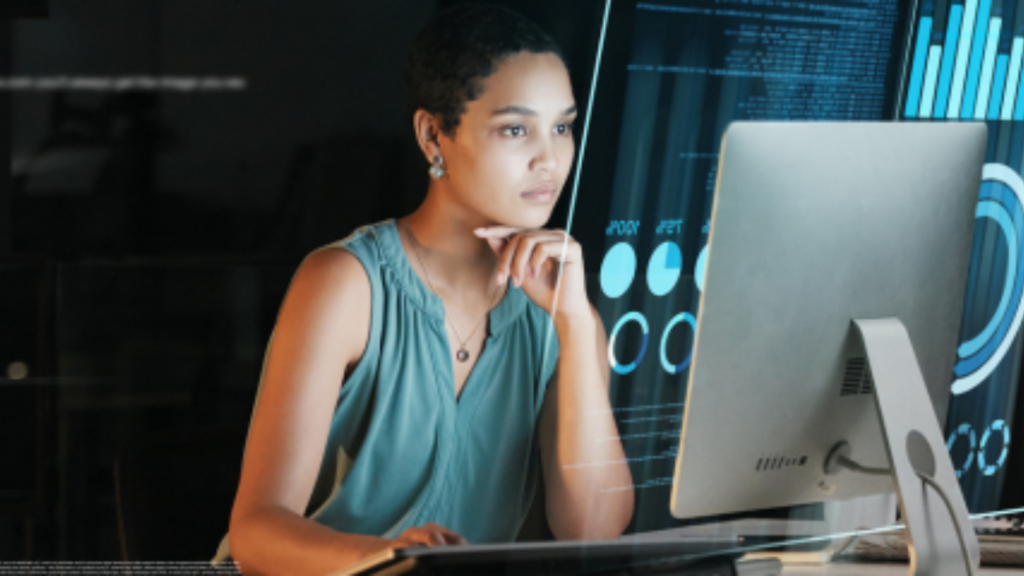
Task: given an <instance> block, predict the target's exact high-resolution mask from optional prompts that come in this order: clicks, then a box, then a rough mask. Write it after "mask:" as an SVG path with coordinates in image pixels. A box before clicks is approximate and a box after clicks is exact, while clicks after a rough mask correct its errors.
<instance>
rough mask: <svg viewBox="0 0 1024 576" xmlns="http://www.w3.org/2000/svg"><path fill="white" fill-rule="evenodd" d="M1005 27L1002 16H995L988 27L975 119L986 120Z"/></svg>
mask: <svg viewBox="0 0 1024 576" xmlns="http://www.w3.org/2000/svg"><path fill="white" fill-rule="evenodd" d="M1002 27H1003V19H1002V18H993V19H992V25H991V26H989V29H988V40H987V41H986V44H985V60H984V61H983V63H982V65H981V83H980V84H979V85H978V101H977V104H976V105H975V107H974V119H975V120H984V119H985V112H986V111H987V110H988V99H989V96H990V95H991V94H992V77H993V75H994V73H995V69H996V53H997V50H999V30H1000V29H1001V28H1002Z"/></svg>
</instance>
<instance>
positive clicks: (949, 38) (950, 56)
mask: <svg viewBox="0 0 1024 576" xmlns="http://www.w3.org/2000/svg"><path fill="white" fill-rule="evenodd" d="M963 15H964V7H963V6H961V5H960V4H953V7H952V8H950V9H949V25H948V26H946V45H945V47H943V48H942V67H941V68H940V72H939V89H938V92H937V94H936V100H935V111H934V114H933V115H934V116H944V115H945V114H946V106H948V101H949V83H950V82H951V81H952V79H953V63H954V62H955V61H956V41H957V37H958V36H959V35H960V23H961V20H962V19H963Z"/></svg>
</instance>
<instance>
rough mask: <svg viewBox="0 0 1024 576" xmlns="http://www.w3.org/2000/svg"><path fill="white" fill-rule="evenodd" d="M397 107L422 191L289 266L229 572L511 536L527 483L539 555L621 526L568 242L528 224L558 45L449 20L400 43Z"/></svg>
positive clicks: (567, 156)
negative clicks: (410, 136)
mask: <svg viewBox="0 0 1024 576" xmlns="http://www.w3.org/2000/svg"><path fill="white" fill-rule="evenodd" d="M407 92H408V98H409V104H410V108H411V110H412V111H413V125H414V128H415V134H416V138H417V140H418V142H419V145H420V148H421V149H422V150H423V154H424V156H425V157H426V158H427V160H428V162H430V164H431V166H430V169H429V171H430V175H431V180H430V186H429V189H428V193H427V197H426V199H425V200H424V202H423V204H422V205H421V206H420V207H419V208H418V209H417V210H416V211H415V212H413V213H412V214H410V215H409V216H407V217H404V218H401V219H399V220H387V221H384V222H380V223H377V224H372V225H367V226H363V227H362V228H360V229H358V230H357V231H355V232H354V233H353V234H352V235H350V236H349V237H347V238H346V239H344V240H342V241H340V242H338V243H336V244H332V245H329V246H326V247H324V248H321V249H319V250H316V251H315V252H313V253H312V254H310V255H309V256H308V257H307V258H306V259H305V260H304V261H303V263H302V265H301V266H300V267H299V270H298V271H297V272H296V275H295V278H294V279H293V281H292V285H291V286H290V288H289V290H288V294H287V296H286V297H285V300H284V303H283V305H282V307H281V311H280V314H279V316H278V320H277V324H276V326H275V329H274V333H273V335H272V336H271V341H270V345H269V346H268V353H267V358H266V361H265V365H264V373H263V377H262V380H261V384H260V392H259V394H258V396H257V403H256V408H255V411H254V414H253V419H252V423H251V427H250V432H249V439H248V443H247V446H246V450H245V458H244V463H243V470H242V477H241V481H240V484H239V488H238V494H237V497H236V500H235V504H234V508H233V510H232V514H231V523H230V531H229V540H230V553H231V555H232V556H233V558H234V560H236V561H237V562H238V563H239V565H240V566H241V568H242V569H243V571H245V572H246V573H249V572H252V573H270V574H285V573H287V574H305V573H309V574H324V573H328V572H331V571H333V570H337V569H339V568H341V567H344V566H346V565H348V564H351V563H354V562H357V561H359V560H361V559H363V558H365V557H366V556H369V555H371V554H375V553H377V552H379V551H381V550H383V549H386V548H393V547H400V546H410V545H427V546H433V545H444V544H457V543H464V542H467V541H468V542H473V543H476V542H497V541H511V540H513V539H514V538H515V536H516V533H517V532H518V530H519V528H520V526H521V525H522V521H523V519H524V516H525V514H526V511H527V510H528V508H529V506H530V503H531V502H532V499H533V496H534V493H535V489H536V488H537V483H538V482H540V481H543V482H544V487H543V489H544V490H545V492H546V503H547V505H546V515H547V519H548V523H549V526H550V527H551V530H552V532H553V534H554V535H555V536H556V537H557V538H559V539H605V538H614V537H617V536H619V535H620V534H621V532H622V530H623V529H624V528H625V526H626V524H627V523H628V522H629V520H630V517H631V516H632V511H633V493H632V490H630V489H623V488H624V487H630V486H631V485H632V479H631V476H630V472H629V468H628V466H627V465H626V463H625V456H624V454H623V451H622V446H621V443H620V442H619V441H618V440H617V436H618V433H617V430H616V426H615V422H614V420H613V418H612V414H611V410H610V406H609V402H608V384H607V382H608V380H607V375H608V365H607V359H606V355H605V354H604V353H603V352H602V351H603V350H604V347H605V332H604V328H603V326H602V324H601V320H600V318H599V317H598V315H597V313H596V312H595V310H594V308H593V307H592V306H591V305H590V303H589V301H588V300H587V295H586V291H585V289H584V270H583V260H582V253H581V250H580V246H579V245H578V244H577V243H576V242H575V241H574V240H573V239H572V238H570V237H568V236H567V235H566V234H565V233H564V232H562V231H558V230H549V229H543V228H541V226H543V225H544V224H545V223H546V222H547V220H548V218H549V217H550V215H551V210H552V208H553V207H554V205H555V202H556V200H557V199H558V196H559V195H560V194H561V191H562V188H563V185H564V184H565V181H566V178H567V176H568V173H569V169H570V166H571V164H572V160H573V156H574V154H575V143H574V141H573V134H572V124H573V121H574V119H575V116H576V105H575V101H574V99H573V95H572V89H571V86H570V83H569V76H568V72H567V70H566V67H565V64H564V62H563V59H562V56H561V53H560V51H559V49H558V47H557V46H556V45H555V44H554V42H553V41H552V40H551V39H550V38H549V37H548V36H546V35H545V34H544V33H543V32H542V31H540V30H539V29H538V28H537V27H536V26H535V25H534V24H532V23H530V22H529V21H527V20H525V19H524V18H522V17H521V16H519V15H518V14H515V13H513V12H511V11H509V10H507V9H502V8H497V7H493V6H471V5H470V6H457V7H455V8H452V9H449V10H446V11H444V12H441V13H439V14H438V15H437V16H436V17H435V18H434V19H433V20H432V21H431V22H430V23H429V24H428V25H427V27H426V28H425V29H424V30H423V31H422V32H421V33H420V34H419V36H418V37H417V40H416V43H415V46H414V49H413V53H412V55H411V58H410V65H409V71H408V74H407ZM563 250H564V267H560V265H559V262H560V260H561V259H562V255H563ZM560 268H561V271H560ZM318 472H319V473H318ZM307 510H313V511H312V513H311V515H310V516H309V517H308V518H307V517H304V515H303V514H304V512H305V511H307ZM223 548H226V546H222V550H221V553H226V552H227V550H224V549H223ZM224 555H225V554H218V556H219V557H222V556H224Z"/></svg>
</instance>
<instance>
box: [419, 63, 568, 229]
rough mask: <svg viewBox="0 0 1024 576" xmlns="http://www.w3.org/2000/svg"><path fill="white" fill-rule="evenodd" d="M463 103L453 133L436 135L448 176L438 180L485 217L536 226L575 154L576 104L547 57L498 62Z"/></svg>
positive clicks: (560, 68) (563, 75)
mask: <svg viewBox="0 0 1024 576" xmlns="http://www.w3.org/2000/svg"><path fill="white" fill-rule="evenodd" d="M482 84H483V92H482V94H481V95H480V96H479V97H478V98H477V99H476V100H473V101H471V102H467V103H466V110H465V112H464V114H463V115H462V118H461V121H460V124H459V127H458V129H457V130H456V132H455V136H454V138H448V137H446V136H444V135H442V136H441V137H440V138H439V141H440V146H441V154H442V156H443V157H444V165H445V169H446V170H447V173H448V175H447V176H446V177H445V178H444V179H442V180H441V181H440V182H438V184H441V185H442V186H443V187H444V188H447V190H446V192H447V193H448V194H449V195H450V197H451V198H452V199H453V200H455V201H456V202H458V203H460V204H462V205H464V206H465V207H466V208H468V209H469V210H471V211H472V212H475V213H478V214H480V215H482V216H484V217H485V218H487V219H488V220H491V221H493V222H495V223H499V224H504V225H508V226H517V227H524V228H539V227H541V226H543V225H544V224H545V223H546V222H547V221H548V218H550V216H551V210H552V209H553V208H554V206H555V202H556V201H557V200H558V197H559V196H560V195H561V192H562V187H563V186H564V185H565V180H566V178H567V177H568V175H569V168H570V167H571V165H572V161H573V157H574V155H575V153H576V144H575V142H574V140H573V130H572V124H573V121H574V120H575V118H576V101H575V99H574V98H573V95H572V86H571V85H570V83H569V74H568V71H567V70H566V68H565V65H564V64H563V63H562V60H561V59H560V58H559V57H558V56H556V55H554V54H534V53H532V52H520V53H518V54H516V55H513V56H510V57H508V58H506V59H504V60H502V61H501V62H500V63H499V64H498V66H497V67H496V70H495V72H494V73H493V74H491V75H490V76H488V77H487V78H485V79H484V80H483V82H482Z"/></svg>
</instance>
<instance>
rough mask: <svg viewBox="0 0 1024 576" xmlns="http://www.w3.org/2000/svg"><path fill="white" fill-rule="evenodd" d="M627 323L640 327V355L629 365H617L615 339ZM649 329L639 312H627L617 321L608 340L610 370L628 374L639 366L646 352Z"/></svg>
mask: <svg viewBox="0 0 1024 576" xmlns="http://www.w3.org/2000/svg"><path fill="white" fill-rule="evenodd" d="M627 322H636V323H637V324H639V325H640V329H641V330H643V332H644V339H643V343H642V344H640V353H639V354H637V355H636V359H635V360H633V361H632V362H630V363H629V364H619V361H618V360H617V359H616V358H615V337H616V336H618V335H619V330H621V329H622V327H623V326H625V325H626V323H627ZM650 332H651V330H650V327H648V326H647V319H646V318H644V315H643V314H641V313H639V312H629V313H627V314H626V315H624V316H623V317H622V318H619V321H618V322H616V323H615V327H614V328H612V334H611V337H610V338H609V339H608V363H609V364H611V367H612V370H615V372H616V373H617V374H629V373H630V372H632V371H633V370H636V367H637V365H639V364H640V360H642V359H643V357H644V353H645V352H647V338H648V337H649V335H650Z"/></svg>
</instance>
